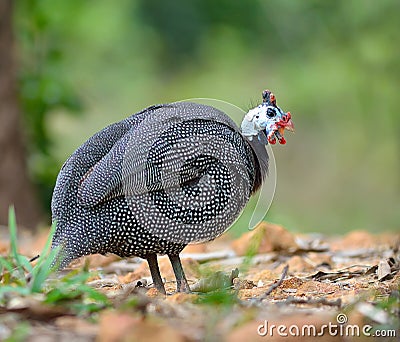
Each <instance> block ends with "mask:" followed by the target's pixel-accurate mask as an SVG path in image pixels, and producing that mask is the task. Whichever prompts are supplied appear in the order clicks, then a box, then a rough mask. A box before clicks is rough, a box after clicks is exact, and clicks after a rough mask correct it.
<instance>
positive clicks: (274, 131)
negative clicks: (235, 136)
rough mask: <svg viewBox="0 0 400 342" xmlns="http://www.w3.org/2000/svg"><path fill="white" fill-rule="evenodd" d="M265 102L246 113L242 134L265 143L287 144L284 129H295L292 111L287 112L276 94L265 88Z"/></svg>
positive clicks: (263, 96)
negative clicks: (281, 106) (281, 107)
mask: <svg viewBox="0 0 400 342" xmlns="http://www.w3.org/2000/svg"><path fill="white" fill-rule="evenodd" d="M262 99H263V102H262V103H261V104H260V105H259V106H257V107H255V108H253V109H250V110H249V111H248V113H247V114H246V115H245V117H244V119H243V121H242V125H241V129H242V134H243V135H244V136H245V137H247V138H248V139H249V140H250V141H251V140H253V139H254V138H257V139H258V140H259V141H260V142H261V143H264V144H268V143H270V144H275V143H276V140H278V141H279V143H280V144H282V145H283V144H286V140H285V138H284V137H283V133H284V130H285V129H287V130H288V131H292V132H293V131H294V125H293V122H292V116H291V114H290V112H287V113H285V112H284V111H282V109H280V108H279V107H278V106H277V105H276V98H275V95H274V94H273V93H272V92H271V91H269V90H264V91H263V93H262Z"/></svg>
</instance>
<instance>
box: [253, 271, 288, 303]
mask: <svg viewBox="0 0 400 342" xmlns="http://www.w3.org/2000/svg"><path fill="white" fill-rule="evenodd" d="M288 270H289V265H286V266H285V267H284V269H283V271H282V274H281V277H280V278H279V280H278V281H277V282H276V283H273V284H272V285H271V286H270V287H269V288H268V290H267V291H266V292H265V293H264V294H263V295H262V296H261V297H259V299H258V300H259V301H262V300H263V299H265V298H267V297H268V296H269V294H270V293H271V292H272V291H274V290H275V289H276V288H277V287H279V286H280V285H281V284H282V283H283V280H284V279H285V277H286V275H287V272H288Z"/></svg>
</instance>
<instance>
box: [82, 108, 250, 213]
mask: <svg viewBox="0 0 400 342" xmlns="http://www.w3.org/2000/svg"><path fill="white" fill-rule="evenodd" d="M199 120H201V121H203V122H208V126H207V128H204V127H203V128H201V127H202V125H197V127H198V129H197V131H192V127H193V125H192V123H193V122H195V121H197V122H198V121H199ZM218 124H219V126H221V124H222V125H223V126H225V127H226V128H227V129H230V130H231V131H236V132H238V128H237V126H236V125H235V124H234V123H233V121H231V120H230V119H229V117H227V116H226V115H225V114H224V113H222V112H221V111H219V110H217V109H215V108H213V107H210V106H205V105H199V104H195V103H190V102H180V103H174V104H170V105H166V106H161V107H158V108H156V109H154V110H151V111H149V112H148V113H146V115H144V118H143V119H142V120H141V121H140V123H139V124H136V125H134V126H133V127H131V129H129V130H128V131H127V132H126V133H125V134H124V135H123V136H122V137H121V138H120V139H119V140H117V141H116V142H115V144H114V145H113V146H112V148H111V149H110V150H109V152H108V153H107V154H105V155H104V157H103V158H101V159H100V160H99V161H98V162H97V163H96V164H95V165H94V166H93V167H92V168H90V169H89V170H88V171H87V173H86V174H85V175H84V177H83V178H82V180H81V184H80V186H79V190H78V198H79V202H80V204H81V205H83V206H89V207H90V206H95V205H97V204H99V203H101V202H104V201H107V200H109V199H111V198H115V197H119V196H137V195H141V194H146V193H148V192H151V191H155V190H166V189H176V188H179V187H180V186H181V184H182V183H187V182H188V183H190V182H195V181H197V180H198V179H199V177H200V175H201V174H202V171H203V170H202V169H201V166H200V167H199V166H198V165H197V166H196V167H193V165H192V164H191V161H190V159H191V156H193V157H195V156H196V157H199V156H200V157H201V156H202V155H204V154H210V153H211V152H210V149H211V150H215V151H222V152H223V151H224V149H223V148H222V147H221V145H220V144H221V143H223V142H224V138H223V137H222V138H221V139H220V140H219V141H218V140H215V139H216V137H215V136H214V135H213V134H212V132H210V131H207V130H210V129H213V127H214V126H215V125H217V126H218ZM199 127H200V128H199ZM222 134H223V133H222ZM228 154H229V153H228ZM233 162H236V161H235V160H234V161H233ZM240 163H243V161H237V164H240ZM200 164H201V163H200Z"/></svg>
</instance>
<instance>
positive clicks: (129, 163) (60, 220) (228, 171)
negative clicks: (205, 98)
mask: <svg viewBox="0 0 400 342" xmlns="http://www.w3.org/2000/svg"><path fill="white" fill-rule="evenodd" d="M284 128H288V129H292V128H293V124H292V121H291V118H290V113H284V112H283V111H282V110H281V109H280V108H279V107H278V106H277V105H276V100H275V96H274V95H273V94H272V93H271V92H270V91H264V92H263V103H262V104H260V105H259V106H257V107H255V108H253V109H251V110H250V111H249V112H248V113H247V114H246V116H245V118H244V119H243V122H242V127H241V130H240V129H239V128H238V127H237V126H236V125H235V123H234V122H233V121H232V120H231V119H230V118H229V117H228V116H227V115H226V114H224V113H223V112H222V111H220V110H218V109H215V108H213V107H211V106H206V105H200V104H196V103H191V102H177V103H171V104H163V105H155V106H151V107H149V108H146V109H144V110H143V111H141V112H139V113H137V114H134V115H132V116H130V117H128V118H126V119H125V120H122V121H120V122H118V123H115V124H112V125H110V126H108V127H106V128H104V129H103V130H102V131H100V132H98V133H96V134H95V135H94V136H92V137H91V138H90V139H89V140H87V141H86V142H85V143H84V144H82V145H81V146H80V147H79V148H78V149H77V150H76V151H75V152H74V153H73V154H72V155H71V156H70V158H69V159H68V160H67V161H66V162H65V163H64V165H63V166H62V168H61V170H60V173H59V175H58V178H57V182H56V185H55V189H54V193H53V198H52V203H51V209H52V215H53V222H56V230H55V234H54V237H53V243H52V247H53V248H54V247H56V246H59V245H61V246H62V249H61V250H62V252H61V254H60V258H61V260H62V261H61V262H60V265H59V266H60V267H61V268H63V267H65V266H67V265H68V264H69V263H70V261H72V260H73V259H75V258H78V257H80V256H83V255H88V254H94V253H101V254H106V253H114V254H117V255H119V256H121V257H129V256H138V257H141V258H144V259H147V261H148V264H149V268H150V271H151V276H152V278H153V282H154V285H155V287H156V288H157V289H158V290H159V291H161V292H162V293H165V289H164V285H163V282H162V279H161V276H160V271H159V268H158V262H157V254H167V255H168V257H169V259H170V261H171V263H172V266H173V270H174V273H175V276H176V280H177V291H190V289H189V286H188V283H187V280H186V278H185V274H184V271H183V269H182V265H181V261H180V258H179V253H180V252H181V251H182V249H183V248H184V247H185V246H186V245H187V244H188V243H191V242H201V241H209V240H212V239H215V238H216V237H217V236H219V235H221V234H222V233H223V232H224V231H225V230H226V229H227V228H228V227H229V226H230V225H231V224H232V223H233V222H234V221H235V219H236V218H237V217H238V216H239V214H240V212H241V211H242V209H243V208H244V206H245V205H246V203H247V202H248V200H249V197H250V196H251V195H252V194H253V193H254V192H255V191H256V190H257V189H258V188H259V187H260V186H261V184H262V181H263V180H264V178H265V176H266V173H267V169H268V154H267V151H266V149H265V145H266V144H268V142H269V143H275V142H276V138H277V139H278V140H279V142H280V143H282V144H284V143H285V140H284V138H283V130H284Z"/></svg>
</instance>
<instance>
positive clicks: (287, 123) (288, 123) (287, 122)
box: [277, 112, 294, 135]
mask: <svg viewBox="0 0 400 342" xmlns="http://www.w3.org/2000/svg"><path fill="white" fill-rule="evenodd" d="M277 126H278V127H279V129H278V130H279V133H280V134H282V135H283V131H284V130H285V129H287V130H288V131H290V132H294V124H293V121H292V115H291V114H290V112H287V113H286V114H285V115H283V116H282V120H280V121H279V122H278V123H277Z"/></svg>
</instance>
